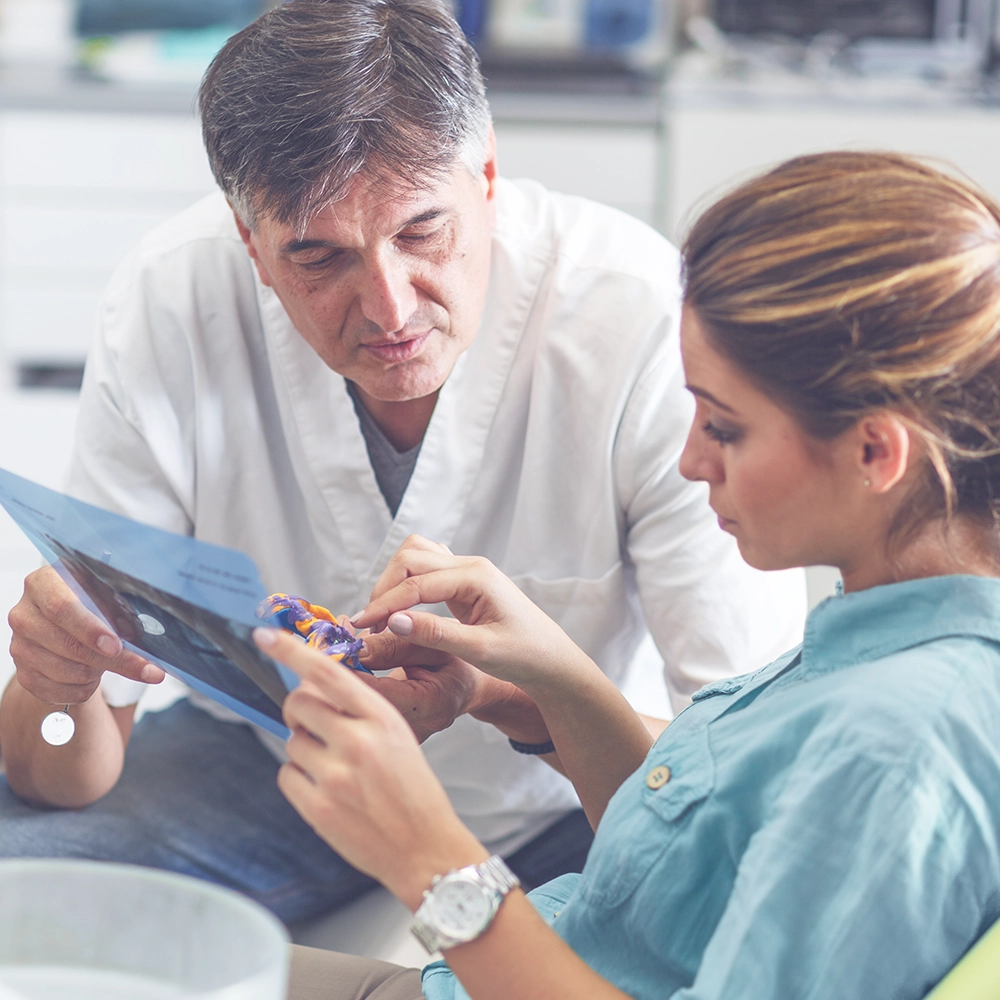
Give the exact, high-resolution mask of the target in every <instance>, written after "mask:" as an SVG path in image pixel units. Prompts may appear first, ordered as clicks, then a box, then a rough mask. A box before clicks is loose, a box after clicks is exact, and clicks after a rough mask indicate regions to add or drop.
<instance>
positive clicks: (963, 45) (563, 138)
mask: <svg viewBox="0 0 1000 1000" xmlns="http://www.w3.org/2000/svg"><path fill="white" fill-rule="evenodd" d="M266 5H267V4H266V3H265V2H264V0H0V420H2V421H3V427H4V433H3V435H2V436H0V465H3V466H5V467H7V468H10V469H12V470H14V471H16V472H21V473H22V474H25V475H28V476H31V477H32V478H35V479H39V480H41V481H43V482H46V483H49V484H50V485H54V486H58V485H59V483H60V481H61V478H62V475H63V471H64V468H65V463H66V459H67V456H68V453H69V448H70V444H71V440H72V428H73V420H74V415H75V390H76V387H77V386H78V385H79V379H80V374H81V371H82V365H83V361H84V358H85V356H86V351H87V346H88V343H89V340H90V336H91V330H92V325H93V317H94V311H95V307H96V303H97V300H98V297H99V295H100V293H101V290H102V288H103V286H104V284H105V283H106V281H107V280H108V278H109V276H110V274H111V272H112V269H113V268H114V267H115V265H116V263H117V262H118V261H119V260H120V259H121V258H122V257H123V256H124V255H125V254H126V253H127V252H128V250H129V248H130V247H131V246H132V245H133V244H134V243H135V241H136V240H137V239H138V238H139V237H140V236H141V235H142V234H143V233H144V232H146V231H148V230H149V229H150V228H151V227H153V226H155V225H156V224H157V223H158V222H160V221H161V220H163V219H165V218H167V217H169V216H170V215H172V214H174V213H175V212H177V211H178V210H180V209H182V208H184V207H186V206H187V205H189V204H191V203H192V202H193V201H195V200H196V199H198V198H200V197H202V196H203V195H204V194H206V193H207V192H209V191H211V190H212V187H213V183H212V179H211V176H210V174H209V171H208V167H207V164H206V162H205V157H204V153H203V151H202V149H201V142H200V136H199V131H198V123H197V121H196V118H195V114H194V94H195V90H196V87H197V83H198V80H199V79H200V77H201V74H202V73H203V71H204V69H205V67H206V66H207V65H208V62H209V61H210V60H211V58H212V56H213V55H214V53H215V52H216V51H218V49H219V47H220V46H221V45H222V44H223V43H224V41H225V39H226V38H227V37H228V36H229V35H230V34H231V33H232V32H233V31H235V30H238V29H239V28H241V27H243V26H244V25H245V24H247V23H248V22H249V21H250V20H251V19H252V18H254V17H255V16H257V14H258V13H259V12H260V11H261V10H262V9H264V7H265V6H266ZM998 7H1000V0H454V8H453V9H454V10H455V12H456V15H457V16H458V18H459V21H460V23H461V24H462V25H463V27H464V28H465V30H466V32H467V34H469V36H470V37H471V38H472V39H473V41H474V42H475V44H476V45H477V47H478V48H479V51H480V54H481V57H482V62H483V67H484V71H485V74H486V77H487V81H488V88H489V96H490V101H491V104H492V108H493V113H494V117H495V122H496V129H497V136H498V142H499V155H500V165H501V170H502V172H503V173H505V174H507V175H508V176H530V177H534V178H536V179H538V180H541V181H542V182H544V183H545V184H547V185H549V186H550V187H552V188H554V189H558V190H561V191H565V192H569V193H573V194H580V195H584V196H586V197H590V198H595V199H598V200H600V201H604V202H607V203H609V204H612V205H614V206H617V207H618V208H620V209H622V210H623V211H625V212H628V213H630V214H632V215H635V216H637V217H638V218H640V219H642V220H644V221H646V222H648V223H649V224H650V225H653V226H655V227H657V228H658V229H660V230H661V231H663V232H664V233H666V234H667V235H668V236H670V237H672V238H675V239H676V238H679V237H680V236H681V235H682V233H683V229H684V226H685V223H686V221H687V220H689V219H690V217H691V215H692V213H693V212H695V211H696V210H697V206H698V205H699V204H703V203H704V202H705V200H706V199H708V198H711V196H712V195H713V194H717V193H718V192H719V191H720V190H722V189H724V188H725V187H726V186H728V185H730V184H732V183H734V181H736V180H738V179H739V178H740V177H742V176H745V175H746V174H747V173H748V172H751V171H754V170H757V169H760V168H761V167H763V166H765V165H767V164H769V163H773V162H776V161H779V160H781V159H784V158H786V157H788V156H792V155H795V154H798V153H803V152H811V151H816V150H821V149H830V148H837V147H840V148H842V147H854V148H892V149H899V150H904V151H907V152H912V153H920V154H929V155H932V156H937V157H941V158H943V159H945V160H947V161H949V162H951V163H953V164H955V165H956V166H957V167H959V168H960V169H962V170H964V171H966V172H967V173H968V174H969V175H970V176H971V177H972V178H973V179H974V180H976V181H977V182H978V183H979V184H981V185H982V186H983V187H985V188H987V189H988V190H990V191H991V192H992V193H993V194H995V195H997V196H1000V155H998V154H1000V76H998V73H997V68H998V63H1000V57H998V53H1000V16H998ZM36 564H37V560H36V557H35V555H34V553H33V551H32V550H31V548H30V546H28V544H27V543H26V542H23V541H21V539H20V538H19V536H18V534H17V532H16V529H14V528H13V526H11V525H9V523H8V522H6V520H4V521H3V522H2V523H0V609H2V610H3V611H4V612H6V609H7V608H9V607H10V606H11V605H12V604H13V603H14V601H15V600H16V599H17V596H18V594H19V592H20V580H21V578H22V577H23V575H24V573H25V572H26V571H27V570H29V569H30V568H32V567H33V566H34V565H36ZM832 582H833V576H832V574H831V572H830V571H825V570H823V569H821V568H820V569H816V570H814V571H812V572H811V575H810V585H811V591H812V596H813V598H814V600H816V599H819V598H820V597H821V596H823V595H824V594H826V593H828V592H829V590H830V588H831V587H832ZM0 621H2V618H0ZM2 630H3V629H2V626H0V633H2ZM5 648H6V641H5V639H4V637H3V635H2V634H0V649H3V650H5ZM4 656H5V653H4V652H0V680H3V676H4V674H5V672H6V671H7V670H8V669H9V666H5V662H6V661H5V660H4Z"/></svg>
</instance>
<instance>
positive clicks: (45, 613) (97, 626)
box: [7, 566, 164, 705]
mask: <svg viewBox="0 0 1000 1000" xmlns="http://www.w3.org/2000/svg"><path fill="white" fill-rule="evenodd" d="M7 620H8V622H9V624H10V627H11V631H12V633H13V635H12V637H11V642H10V655H11V657H12V659H13V660H14V666H15V667H16V668H17V681H18V684H20V686H21V687H22V688H24V690H25V691H27V692H28V693H29V694H31V695H34V697H36V698H38V699H39V700H40V701H43V702H45V703H47V704H50V705H80V704H83V703H84V702H86V701H87V700H88V699H89V698H90V697H91V695H93V693H94V692H95V691H96V690H97V687H98V685H99V684H100V683H101V675H102V674H103V673H104V671H105V670H110V671H112V672H113V673H116V674H121V675H122V676H123V677H128V678H130V679H131V680H136V681H143V682H144V683H146V684H156V683H159V682H160V681H161V680H163V677H164V674H163V671H162V670H161V669H160V668H159V667H155V666H153V664H151V663H148V662H147V661H146V660H144V659H143V658H142V657H141V656H139V655H138V654H136V653H133V652H131V651H129V650H127V649H125V648H124V646H123V645H122V641H121V639H119V638H118V636H116V635H115V634H114V633H113V632H112V631H111V630H110V629H109V628H108V626H107V625H105V624H104V622H102V621H101V620H100V619H99V618H98V617H97V616H96V615H94V614H91V612H90V611H88V610H87V609H86V608H85V607H84V606H83V605H82V604H81V603H80V601H79V600H77V598H76V596H75V595H74V593H73V592H72V590H70V588H69V587H68V586H67V585H66V584H65V583H64V582H63V580H62V578H61V577H60V576H59V574H58V573H57V572H56V571H55V570H54V569H52V567H51V566H45V567H43V568H42V569H38V570H35V572H34V573H31V574H30V575H29V576H28V577H27V579H26V580H25V581H24V595H23V596H22V597H21V600H20V601H18V603H17V604H16V605H14V607H13V608H12V609H11V612H10V615H9V616H8V619H7Z"/></svg>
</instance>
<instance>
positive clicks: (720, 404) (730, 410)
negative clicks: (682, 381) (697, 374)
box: [685, 385, 736, 417]
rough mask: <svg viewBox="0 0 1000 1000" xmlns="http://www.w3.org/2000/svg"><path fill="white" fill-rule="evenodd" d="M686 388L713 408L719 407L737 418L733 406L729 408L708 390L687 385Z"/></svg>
mask: <svg viewBox="0 0 1000 1000" xmlns="http://www.w3.org/2000/svg"><path fill="white" fill-rule="evenodd" d="M685 388H686V389H687V391H688V392H690V393H691V395H693V396H700V397H701V398H702V399H707V400H708V401H709V402H710V403H711V404H712V405H713V406H717V407H718V408H719V409H720V410H725V411H726V413H731V414H732V415H733V416H734V417H735V416H736V411H735V410H734V409H733V408H732V407H731V406H727V405H726V404H725V403H723V402H722V400H721V399H716V398H715V396H713V395H712V394H711V393H710V392H709V391H708V390H707V389H699V388H698V386H696V385H687V386H685Z"/></svg>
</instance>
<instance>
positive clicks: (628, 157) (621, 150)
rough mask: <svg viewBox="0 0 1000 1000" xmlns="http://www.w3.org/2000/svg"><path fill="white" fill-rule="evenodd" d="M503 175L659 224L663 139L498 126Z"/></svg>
mask: <svg viewBox="0 0 1000 1000" xmlns="http://www.w3.org/2000/svg"><path fill="white" fill-rule="evenodd" d="M496 133H497V152H498V156H499V165H500V173H501V174H503V175H504V176H506V177H530V178H532V179H533V180H537V181H541V183H542V184H544V185H545V186H546V187H548V188H551V189H552V190H554V191H561V192H563V193H564V194H576V195H582V196H583V197H585V198H592V199H594V200H595V201H602V202H604V203H605V204H607V205H613V206H614V207H615V208H620V209H622V211H624V212H628V213H629V214H630V215H634V216H636V217H637V218H640V219H642V221H643V222H647V223H649V224H651V225H655V224H656V222H657V190H658V178H659V164H660V152H661V151H660V136H659V132H658V131H657V130H656V129H655V128H651V127H642V126H617V125H598V124H593V125H544V124H537V125H533V124H515V123H506V122H502V121H501V122H498V123H497V125H496Z"/></svg>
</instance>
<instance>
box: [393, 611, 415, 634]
mask: <svg viewBox="0 0 1000 1000" xmlns="http://www.w3.org/2000/svg"><path fill="white" fill-rule="evenodd" d="M389 628H390V629H392V631H393V632H395V633H396V635H410V634H411V633H412V632H413V619H412V618H411V617H410V616H409V615H404V614H403V613H402V612H401V611H397V612H396V614H394V615H390V616H389Z"/></svg>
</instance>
